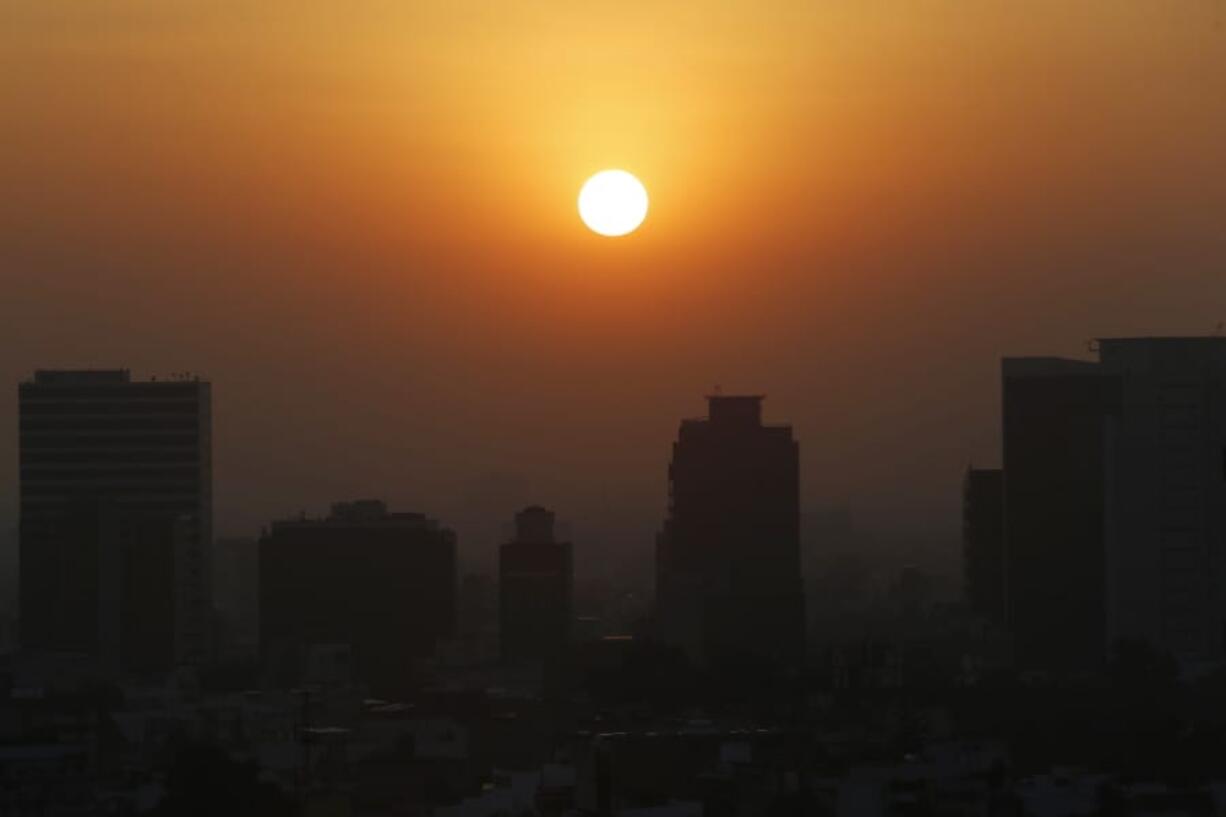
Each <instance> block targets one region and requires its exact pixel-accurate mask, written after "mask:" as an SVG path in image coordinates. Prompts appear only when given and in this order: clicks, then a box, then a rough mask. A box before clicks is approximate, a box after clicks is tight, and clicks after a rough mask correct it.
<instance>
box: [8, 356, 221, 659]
mask: <svg viewBox="0 0 1226 817" xmlns="http://www.w3.org/2000/svg"><path fill="white" fill-rule="evenodd" d="M18 403H19V416H20V446H19V448H20V453H19V464H20V491H21V498H20V504H21V521H20V550H21V569H20V570H21V579H20V616H21V620H20V633H21V642H22V646H23V647H24V648H26V649H29V650H35V651H67V652H76V653H84V654H89V655H93V656H95V657H97V658H98V659H99V660H101V661H102V662H104V663H105V664H107V665H109V666H113V667H116V668H120V667H121V668H124V669H128V670H133V671H160V670H166V669H169V668H171V667H172V666H174V665H176V664H180V663H199V662H201V661H203V660H205V658H206V655H207V652H208V647H209V644H208V624H209V608H210V604H209V543H210V541H211V539H212V440H211V393H210V386H209V384H208V383H207V382H203V381H200V380H196V379H187V378H181V379H173V380H167V381H146V382H133V381H132V380H131V378H130V376H129V374H128V372H127V370H103V371H93V370H91V371H38V372H36V373H35V375H34V378H33V379H32V380H29V381H27V382H24V383H21V384H20V385H19V387H18Z"/></svg>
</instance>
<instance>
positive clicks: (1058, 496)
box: [1003, 337, 1226, 669]
mask: <svg viewBox="0 0 1226 817" xmlns="http://www.w3.org/2000/svg"><path fill="white" fill-rule="evenodd" d="M1098 349H1099V360H1098V361H1097V362H1093V361H1074V360H1061V359H1053V358H1013V359H1006V360H1005V361H1004V365H1003V374H1004V435H1003V437H1004V486H1005V491H1004V495H1005V552H1006V570H1005V573H1006V608H1007V615H1008V628H1009V631H1010V632H1011V634H1012V635H1013V638H1014V641H1015V646H1016V649H1017V655H1018V660H1019V662H1020V663H1022V664H1023V665H1025V666H1030V667H1038V668H1043V667H1046V668H1054V669H1069V668H1085V667H1089V666H1093V665H1097V664H1101V663H1102V662H1103V661H1104V660H1105V659H1106V658H1107V657H1108V656H1109V654H1110V651H1111V649H1112V646H1113V645H1114V644H1115V643H1116V642H1118V641H1120V640H1137V641H1143V642H1146V643H1148V644H1150V645H1152V646H1154V647H1156V648H1158V649H1160V650H1163V651H1167V652H1169V653H1170V654H1172V655H1173V656H1174V657H1175V658H1177V659H1178V660H1179V661H1180V662H1181V663H1182V664H1183V665H1185V666H1188V665H1195V664H1198V663H1208V662H1217V661H1220V660H1222V659H1223V658H1226V580H1224V579H1223V576H1226V338H1218V337H1201V338H1113V339H1104V340H1100V341H1099V342H1098Z"/></svg>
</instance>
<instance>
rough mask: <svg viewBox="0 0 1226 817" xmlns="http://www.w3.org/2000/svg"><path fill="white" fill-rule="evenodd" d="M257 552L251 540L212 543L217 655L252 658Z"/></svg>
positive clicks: (257, 631) (256, 624)
mask: <svg viewBox="0 0 1226 817" xmlns="http://www.w3.org/2000/svg"><path fill="white" fill-rule="evenodd" d="M259 582H260V549H259V546H258V545H257V544H256V540H255V539H254V538H250V539H248V538H233V539H218V540H217V541H215V542H214V543H213V606H214V608H215V609H216V612H217V616H218V619H219V626H218V628H217V629H218V634H217V637H218V650H219V653H222V654H225V655H229V656H234V655H254V654H255V652H256V650H257V648H258V645H259V643H260V629H259V627H260V616H259V613H260V583H259Z"/></svg>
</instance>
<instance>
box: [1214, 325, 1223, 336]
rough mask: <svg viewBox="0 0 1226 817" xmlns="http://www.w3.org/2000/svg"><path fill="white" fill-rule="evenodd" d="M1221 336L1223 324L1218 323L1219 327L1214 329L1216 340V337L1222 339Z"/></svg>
mask: <svg viewBox="0 0 1226 817" xmlns="http://www.w3.org/2000/svg"><path fill="white" fill-rule="evenodd" d="M1221 334H1222V322H1221V321H1218V322H1217V326H1215V327H1213V336H1214V337H1215V338H1216V337H1220V336H1221Z"/></svg>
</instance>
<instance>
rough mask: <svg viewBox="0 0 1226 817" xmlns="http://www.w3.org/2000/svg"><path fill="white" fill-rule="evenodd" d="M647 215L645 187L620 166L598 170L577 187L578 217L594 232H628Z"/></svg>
mask: <svg viewBox="0 0 1226 817" xmlns="http://www.w3.org/2000/svg"><path fill="white" fill-rule="evenodd" d="M646 217H647V188H645V187H643V183H642V182H640V181H639V180H638V179H636V178H635V177H634V175H633V174H631V173H627V172H626V171H624V170H602V171H600V172H599V173H597V174H596V175H595V176H593V177H592V178H590V179H588V180H587V181H586V182H584V183H583V189H582V190H580V191H579V218H581V219H583V223H584V224H586V225H587V226H588V229H590V230H591V231H592V232H594V233H599V234H600V235H607V236H619V235H626V234H627V233H632V232H634V231H635V230H637V229H638V226H639V225H640V224H642V223H643V219H645V218H646Z"/></svg>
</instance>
